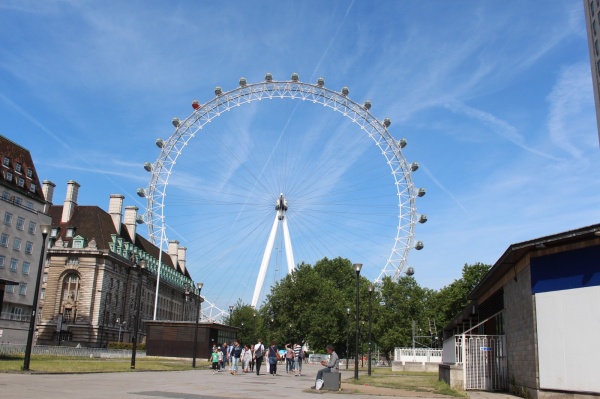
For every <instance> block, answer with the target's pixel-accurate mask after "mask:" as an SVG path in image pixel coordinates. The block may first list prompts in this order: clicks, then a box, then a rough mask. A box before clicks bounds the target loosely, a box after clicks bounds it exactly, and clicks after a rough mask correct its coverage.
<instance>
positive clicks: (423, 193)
mask: <svg viewBox="0 0 600 399" xmlns="http://www.w3.org/2000/svg"><path fill="white" fill-rule="evenodd" d="M425 194H427V190H425V189H424V188H422V187H421V188H420V189H418V190H417V196H418V197H424V196H425Z"/></svg>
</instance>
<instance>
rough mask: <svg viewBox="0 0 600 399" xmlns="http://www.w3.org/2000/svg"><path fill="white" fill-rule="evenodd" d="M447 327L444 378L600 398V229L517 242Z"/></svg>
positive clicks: (537, 394)
mask: <svg viewBox="0 0 600 399" xmlns="http://www.w3.org/2000/svg"><path fill="white" fill-rule="evenodd" d="M469 299H470V300H471V304H470V305H469V306H467V307H466V308H465V310H464V311H463V312H462V313H461V314H460V315H458V316H457V317H456V318H455V319H454V320H453V322H452V323H450V324H449V325H448V326H446V328H445V330H444V338H445V341H444V354H443V359H442V362H443V363H444V364H442V365H441V366H440V378H442V379H444V380H446V381H448V382H449V383H450V384H451V385H454V386H459V387H464V388H465V389H484V390H511V391H513V393H516V394H518V395H519V396H528V395H531V397H533V398H548V397H553V398H554V397H569V398H574V397H583V396H587V397H590V396H592V397H593V396H599V395H600V381H599V380H598V378H597V369H596V362H597V360H596V359H598V358H599V357H600V349H599V348H598V345H597V343H596V340H595V339H594V338H593V337H594V336H595V335H596V333H597V331H599V330H600V307H599V306H598V304H599V302H600V224H596V225H592V226H588V227H583V228H579V229H576V230H571V231H566V232H563V233H559V234H554V235H550V236H546V237H542V238H538V239H534V240H530V241H525V242H521V243H517V244H513V245H511V246H510V247H509V248H508V249H507V250H506V252H505V253H504V254H503V255H502V257H501V258H500V259H499V260H498V261H497V262H496V263H495V264H494V266H493V267H492V268H491V269H490V271H489V272H488V273H487V274H486V276H485V277H484V278H483V279H482V281H481V282H480V284H479V285H478V286H477V287H475V288H474V289H473V291H472V292H471V293H470V295H469Z"/></svg>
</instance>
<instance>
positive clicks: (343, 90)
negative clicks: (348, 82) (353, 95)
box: [342, 86, 350, 97]
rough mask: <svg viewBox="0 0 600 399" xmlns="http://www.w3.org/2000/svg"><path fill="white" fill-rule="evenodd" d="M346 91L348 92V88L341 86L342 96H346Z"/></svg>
mask: <svg viewBox="0 0 600 399" xmlns="http://www.w3.org/2000/svg"><path fill="white" fill-rule="evenodd" d="M348 93H350V90H349V89H348V88H347V87H346V86H344V87H342V96H344V97H346V96H347V95H348Z"/></svg>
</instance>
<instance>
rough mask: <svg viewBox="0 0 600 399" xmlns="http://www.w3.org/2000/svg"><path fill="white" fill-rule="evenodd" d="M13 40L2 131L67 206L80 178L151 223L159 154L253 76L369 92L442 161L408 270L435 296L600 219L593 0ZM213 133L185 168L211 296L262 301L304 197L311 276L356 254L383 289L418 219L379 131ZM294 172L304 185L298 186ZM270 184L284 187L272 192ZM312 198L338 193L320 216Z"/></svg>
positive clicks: (60, 33) (24, 20)
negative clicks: (194, 117)
mask: <svg viewBox="0 0 600 399" xmlns="http://www.w3.org/2000/svg"><path fill="white" fill-rule="evenodd" d="M0 42H1V43H2V46H0V134H2V135H4V136H6V137H8V138H10V139H12V140H13V141H16V142H18V143H19V144H21V145H23V146H24V147H26V148H28V149H29V150H30V151H31V153H32V156H33V158H34V162H35V163H36V168H37V171H38V174H39V176H40V177H41V179H48V180H51V181H53V182H54V183H56V184H57V188H56V192H55V197H54V203H61V202H62V201H63V199H64V196H65V190H66V182H67V181H68V180H75V181H77V182H78V183H80V184H81V189H80V193H79V201H78V203H79V204H81V205H99V206H101V207H103V208H104V209H107V207H108V199H109V196H110V194H116V193H120V194H124V195H125V196H126V199H125V205H137V206H139V207H140V210H141V211H143V210H145V202H144V201H143V200H142V199H141V198H139V197H138V196H137V195H136V194H135V192H136V189H137V188H138V187H145V186H147V185H148V182H149V179H150V175H149V174H148V173H147V172H145V171H144V170H143V168H142V165H143V163H144V162H147V161H149V162H154V161H156V159H157V158H158V156H159V151H158V148H157V147H156V146H155V145H154V141H155V139H156V138H158V137H162V138H163V139H166V138H168V137H169V136H170V135H171V134H173V132H174V128H173V126H172V125H171V118H173V117H174V116H177V117H179V118H181V119H184V118H186V117H188V116H189V115H190V114H191V113H192V111H193V110H192V108H191V102H192V100H194V99H198V100H199V101H200V102H201V103H206V102H207V101H209V100H211V99H212V98H213V97H214V88H215V86H221V87H222V88H223V90H225V91H227V90H232V89H234V88H236V87H237V85H238V83H237V82H238V80H239V78H240V77H242V76H244V77H246V79H247V80H248V82H250V83H254V82H260V81H262V80H263V79H264V76H265V73H267V72H270V73H272V74H273V76H274V78H275V79H279V80H287V79H289V77H290V75H291V74H292V73H293V72H296V73H298V74H299V76H300V81H302V82H307V83H314V82H316V79H317V78H318V77H323V78H325V82H326V83H325V86H326V87H328V88H330V89H333V90H340V89H341V88H342V87H343V86H348V87H349V89H350V95H349V97H350V98H352V99H353V100H355V101H357V102H359V103H362V102H363V101H364V100H367V99H368V100H370V101H371V102H372V104H373V108H372V109H371V112H372V114H373V115H374V116H376V117H377V118H378V119H380V120H382V119H383V118H386V117H389V118H391V120H392V125H391V127H390V129H389V131H390V133H391V134H392V135H393V136H394V137H395V138H397V139H400V138H406V139H407V140H408V143H409V144H408V146H407V147H406V148H405V149H404V150H403V154H404V157H405V158H406V159H407V161H409V162H413V161H417V162H419V164H420V169H419V170H418V171H417V172H415V173H414V174H413V181H414V183H415V186H417V187H425V188H427V195H426V196H425V197H423V198H420V199H419V201H418V204H417V208H418V212H419V213H423V214H427V215H428V217H429V221H428V222H427V223H426V224H424V225H418V226H417V228H416V230H415V237H416V239H418V240H421V241H423V242H424V243H425V249H423V250H422V251H418V252H417V251H412V252H411V254H410V256H409V262H408V264H409V265H411V266H413V267H414V268H415V270H416V274H415V277H416V278H417V279H418V281H419V283H420V284H421V285H422V286H426V287H430V288H436V289H437V288H440V287H442V286H444V285H446V284H449V283H450V282H452V280H453V279H455V278H459V277H460V272H461V269H462V266H463V265H464V264H465V263H474V262H485V263H490V264H493V263H494V262H495V261H496V260H497V259H498V257H499V256H500V255H501V254H502V253H503V252H504V250H505V249H506V248H507V247H508V246H509V245H510V244H512V243H515V242H519V241H523V240H528V239H531V238H535V237H539V236H543V235H547V234H552V233H557V232H561V231H564V230H568V229H573V228H577V227H580V226H584V225H589V224H593V223H596V222H598V220H599V217H600V207H598V204H599V202H600V190H598V187H599V183H600V182H599V180H600V174H598V170H600V148H599V143H598V133H597V128H596V123H595V114H594V107H593V93H592V85H591V84H592V83H591V73H590V65H589V55H588V50H587V39H586V33H585V21H584V14H583V5H582V2H581V1H579V0H570V1H558V0H556V1H545V2H543V3H540V2H522V1H504V2H502V4H501V5H500V4H499V3H498V2H473V1H452V2H449V1H446V2H444V1H436V2H422V1H396V2H392V1H388V2H379V3H373V2H370V1H359V0H355V1H328V2H323V1H302V2H297V1H296V2H292V1H261V2H258V1H229V2H213V3H209V2H193V1H179V2H138V1H129V2H118V1H106V2H91V1H45V2H33V1H9V0H4V1H2V2H0ZM203 133H205V134H202V135H199V136H198V137H195V138H194V139H193V140H191V141H190V145H189V146H188V147H187V148H186V150H185V152H184V153H182V156H181V157H180V161H178V164H177V165H176V167H175V168H174V174H173V176H172V180H171V183H172V189H171V188H169V190H168V197H169V199H168V201H167V208H168V209H169V211H168V214H167V224H168V225H169V226H170V229H169V231H168V232H167V235H168V237H169V238H170V239H177V240H179V241H180V243H181V244H180V245H185V246H187V247H188V266H189V268H190V272H191V274H192V277H193V278H194V279H195V280H196V281H203V282H204V283H205V289H203V294H205V295H206V296H207V298H208V299H209V300H211V301H213V302H215V303H217V304H218V305H219V306H221V307H226V306H227V305H228V304H230V303H234V302H236V301H237V299H238V298H242V300H243V301H244V302H250V299H251V296H252V292H253V289H254V282H255V280H256V275H257V274H258V264H259V262H260V258H261V256H262V252H263V251H264V246H265V243H266V237H267V236H268V231H269V229H270V227H271V224H272V222H273V218H274V209H273V205H274V198H275V197H276V196H277V195H278V194H279V192H277V191H279V190H284V189H285V190H287V191H288V192H289V196H290V213H289V223H290V234H291V236H292V242H293V245H294V255H295V259H296V262H300V261H302V260H306V261H307V262H309V263H312V262H313V261H314V260H316V259H319V258H321V257H323V256H330V257H331V256H338V255H339V256H343V257H347V258H350V259H351V260H352V261H354V262H362V263H364V264H365V269H364V274H365V275H366V276H367V277H369V278H371V279H374V278H376V277H377V275H378V273H379V271H380V269H381V268H382V267H383V264H382V262H383V263H385V259H386V258H387V256H388V255H389V252H386V251H387V249H386V248H388V247H390V246H389V242H388V241H389V239H390V238H391V239H393V237H394V236H393V234H394V232H393V230H394V228H395V226H396V224H395V222H394V219H395V218H396V220H397V210H396V213H394V212H393V211H392V212H390V209H392V208H393V202H392V203H391V205H390V202H389V201H390V200H391V199H393V196H394V193H393V191H392V192H391V194H390V191H389V189H392V190H393V180H391V178H390V175H389V169H387V166H386V165H385V162H383V158H382V157H381V156H380V154H378V153H377V148H376V147H374V146H373V145H372V143H369V141H368V140H366V139H365V137H363V136H361V132H360V129H357V128H356V127H353V126H352V125H351V124H349V122H348V121H347V120H346V119H344V118H343V117H341V116H340V115H339V114H335V113H333V112H331V111H327V110H324V109H323V107H318V106H314V105H313V106H310V105H308V104H302V103H298V102H293V101H283V100H282V101H270V102H268V103H265V102H255V103H252V104H249V105H248V106H245V107H240V108H239V109H236V110H234V111H231V112H229V113H227V114H226V115H223V116H221V117H219V118H217V119H215V121H214V122H213V123H211V126H210V127H207V129H206V131H205V132H203ZM279 139H280V140H279ZM278 140H279V141H278ZM281 169H286V170H288V171H289V170H293V171H294V173H293V174H288V175H287V177H286V178H285V179H287V180H281V179H284V178H283V177H282V176H283V173H279V172H277V171H278V170H281ZM257 176H261V177H262V176H272V181H273V182H274V183H273V184H272V186H269V187H268V188H267V187H266V186H261V185H260V184H258V185H257V183H256V181H254V180H253V178H256V177H257ZM316 177H318V179H317V178H316ZM278 179H279V180H278ZM276 181H278V182H276ZM282 182H283V183H282ZM296 182H297V183H296ZM389 182H391V184H389ZM388 184H389V185H390V186H391V187H390V186H388ZM317 186H318V187H317ZM261 187H262V188H261ZM294 187H295V189H296V191H294ZM310 187H316V188H320V189H321V190H316V191H317V192H318V195H317V194H315V195H313V196H312V197H310V201H308V200H307V201H308V202H302V201H301V200H300V197H302V195H303V194H304V195H305V194H306V193H307V191H310V190H309V188H310ZM326 188H330V190H328V189H326ZM379 190H382V191H381V192H380V191H379ZM333 193H336V195H335V196H337V197H336V199H335V201H332V202H328V199H327V198H329V199H331V198H332V197H331V196H332V195H333ZM286 195H288V194H286ZM294 195H297V199H296V197H294ZM340 196H341V197H340ZM342 197H344V198H345V199H341V198H342ZM234 198H235V200H234ZM304 199H305V200H306V197H305V198H304ZM344 201H346V203H344V204H343V205H340V204H341V203H342V202H344ZM352 201H354V202H353V203H354V206H353V207H350V206H348V207H346V206H347V205H348V203H349V202H352ZM335 204H337V207H336V205H335ZM294 207H295V208H294ZM218 209H220V210H221V211H219V210H218ZM292 209H293V210H294V211H296V213H292ZM337 210H339V212H337ZM225 215H226V216H225ZM309 216H310V217H309ZM390 221H391V222H390ZM377 226H379V227H380V228H378V227H377ZM144 230H145V228H144V227H141V228H140V231H141V232H142V233H144ZM311 236H312V237H313V238H315V240H316V242H311V240H309V239H308V238H307V237H311ZM302 237H304V238H302ZM275 247H276V250H275V252H276V255H275V256H274V258H273V261H272V263H271V264H270V266H269V272H268V275H267V279H266V282H267V285H269V284H272V283H273V281H276V280H277V278H279V277H281V276H282V273H283V272H284V270H285V267H283V266H282V260H281V256H282V255H281V253H282V250H283V248H282V244H281V241H277V243H276V244H275ZM257 259H258V260H257ZM264 292H265V290H263V294H264Z"/></svg>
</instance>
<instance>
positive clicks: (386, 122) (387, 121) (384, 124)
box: [383, 118, 392, 127]
mask: <svg viewBox="0 0 600 399" xmlns="http://www.w3.org/2000/svg"><path fill="white" fill-rule="evenodd" d="M391 124H392V120H391V119H390V118H385V119H384V120H383V126H385V127H390V125H391Z"/></svg>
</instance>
